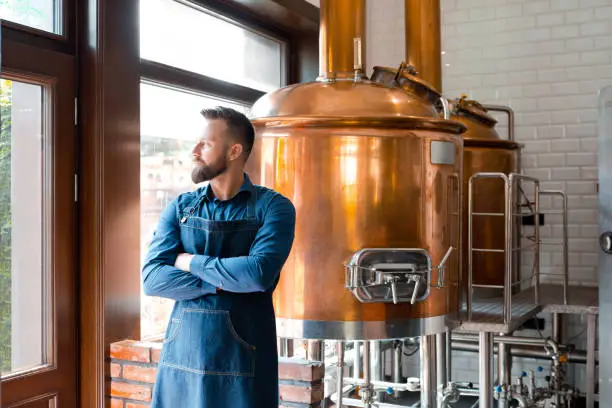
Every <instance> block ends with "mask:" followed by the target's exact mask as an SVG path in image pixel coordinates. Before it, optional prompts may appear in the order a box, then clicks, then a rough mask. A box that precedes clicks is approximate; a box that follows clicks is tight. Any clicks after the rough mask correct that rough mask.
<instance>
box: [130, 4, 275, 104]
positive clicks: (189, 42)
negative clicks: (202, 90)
mask: <svg viewBox="0 0 612 408" xmlns="http://www.w3.org/2000/svg"><path fill="white" fill-rule="evenodd" d="M140 25H141V27H140V29H141V35H140V56H141V57H142V58H143V59H146V60H150V61H155V62H159V63H162V64H165V65H170V66H173V67H177V68H180V69H183V70H186V71H191V72H195V73H197V74H200V75H206V76H209V77H212V78H216V79H220V80H223V81H226V82H231V83H234V84H238V85H242V86H245V87H248V88H253V89H257V90H260V91H263V92H269V91H272V90H274V89H277V88H279V87H282V86H284V85H285V81H286V80H285V57H284V55H285V44H284V43H283V42H281V41H279V40H277V39H273V38H270V37H268V36H265V35H263V34H261V33H256V32H254V31H251V30H249V29H247V28H244V27H242V26H240V25H238V24H237V23H234V22H230V21H229V20H227V19H222V18H220V17H218V16H215V15H212V14H211V13H208V12H207V11H206V10H204V9H202V8H199V7H196V6H195V5H193V4H189V3H185V4H183V3H181V2H178V1H175V0H147V1H141V2H140Z"/></svg>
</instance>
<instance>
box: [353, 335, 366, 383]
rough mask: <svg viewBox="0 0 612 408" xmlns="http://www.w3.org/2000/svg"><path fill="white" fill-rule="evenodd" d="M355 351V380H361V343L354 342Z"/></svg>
mask: <svg viewBox="0 0 612 408" xmlns="http://www.w3.org/2000/svg"><path fill="white" fill-rule="evenodd" d="M353 349H354V351H355V354H353V378H355V379H359V378H361V342H359V341H355V342H353ZM368 350H369V349H368ZM364 358H365V356H364Z"/></svg>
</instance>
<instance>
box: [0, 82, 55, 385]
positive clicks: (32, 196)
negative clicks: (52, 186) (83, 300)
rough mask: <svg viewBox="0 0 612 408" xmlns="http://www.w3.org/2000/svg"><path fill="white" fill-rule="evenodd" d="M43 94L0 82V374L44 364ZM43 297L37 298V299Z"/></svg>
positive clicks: (26, 85)
mask: <svg viewBox="0 0 612 408" xmlns="http://www.w3.org/2000/svg"><path fill="white" fill-rule="evenodd" d="M42 97H43V88H42V87H41V86H40V85H34V84H29V83H25V82H18V81H11V80H7V79H0V122H1V130H0V372H1V373H2V375H7V374H11V373H15V372H18V371H23V370H27V369H31V368H35V367H37V366H40V365H42V364H44V363H46V362H47V361H46V355H47V353H46V344H47V342H48V336H47V334H48V333H47V330H46V329H45V326H46V323H49V319H47V318H46V316H45V311H46V310H47V309H48V308H47V307H46V302H45V300H46V299H48V297H47V296H45V291H46V289H47V288H46V287H45V283H47V282H46V281H47V279H45V277H46V276H47V272H48V268H47V267H46V265H47V263H46V260H45V252H46V251H45V246H44V244H45V242H47V240H46V239H45V237H46V235H45V233H46V231H45V230H46V229H47V228H45V224H46V223H45V221H46V218H47V217H45V214H44V208H45V205H44V203H45V202H46V201H47V200H46V198H47V197H45V195H44V194H43V193H44V180H45V176H46V175H45V173H46V171H45V155H44V154H43V155H42V157H41V152H43V153H44V152H45V150H46V149H45V146H44V141H45V137H44V136H45V134H44V132H43V103H42ZM41 295H42V296H41Z"/></svg>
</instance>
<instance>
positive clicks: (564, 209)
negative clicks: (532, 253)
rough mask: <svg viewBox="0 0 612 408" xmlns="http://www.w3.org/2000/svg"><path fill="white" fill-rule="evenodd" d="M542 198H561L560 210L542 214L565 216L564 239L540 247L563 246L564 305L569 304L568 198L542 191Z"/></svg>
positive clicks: (545, 241) (563, 195)
mask: <svg viewBox="0 0 612 408" xmlns="http://www.w3.org/2000/svg"><path fill="white" fill-rule="evenodd" d="M540 196H551V197H554V196H556V197H561V200H562V205H561V209H560V210H550V211H545V212H544V211H541V212H540V214H551V215H552V214H561V215H562V216H563V238H562V239H561V241H559V240H544V239H541V240H540V245H561V246H562V247H563V249H562V251H563V304H564V305H567V304H568V302H569V294H568V290H567V289H568V286H569V259H568V257H569V255H568V238H567V196H566V194H565V193H564V192H563V191H553V190H549V191H540Z"/></svg>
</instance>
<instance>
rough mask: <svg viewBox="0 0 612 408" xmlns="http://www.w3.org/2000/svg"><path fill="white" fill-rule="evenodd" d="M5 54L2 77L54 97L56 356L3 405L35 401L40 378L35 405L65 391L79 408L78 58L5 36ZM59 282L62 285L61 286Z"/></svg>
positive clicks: (8, 382)
mask: <svg viewBox="0 0 612 408" xmlns="http://www.w3.org/2000/svg"><path fill="white" fill-rule="evenodd" d="M2 51H3V54H2V72H5V71H6V72H7V74H8V75H9V76H10V78H11V79H14V80H16V81H22V80H23V81H25V82H30V81H32V83H40V84H41V86H42V87H43V89H45V90H46V91H51V95H50V98H49V96H46V97H45V100H46V101H48V102H50V106H45V105H43V109H44V111H43V115H45V122H46V121H47V120H49V123H50V124H51V126H52V127H51V129H50V134H51V136H52V139H51V143H52V145H51V146H52V150H51V155H52V156H51V157H49V159H50V160H51V171H52V173H51V176H52V179H51V181H52V185H51V186H49V187H50V192H51V194H52V195H51V199H52V206H51V208H52V212H51V220H50V226H51V227H52V230H51V231H50V237H51V243H50V246H51V247H50V249H52V250H51V253H52V256H51V258H50V261H51V264H50V265H49V268H50V276H49V278H50V279H49V282H47V284H51V285H52V288H51V291H52V294H53V297H52V300H51V301H52V304H51V310H50V311H49V312H50V313H49V316H50V318H51V320H52V326H51V327H52V331H51V338H52V340H51V341H52V345H53V352H52V355H51V356H50V361H49V363H48V366H47V367H44V368H41V369H33V370H32V371H31V372H29V373H24V374H19V375H16V376H8V378H4V379H3V384H2V387H0V388H8V389H9V390H10V395H11V400H12V402H11V401H8V402H7V398H6V396H7V395H6V393H5V394H4V398H3V399H2V401H1V402H2V404H3V405H6V404H9V403H11V404H13V403H17V402H26V401H29V400H30V398H31V397H28V395H31V392H32V384H31V383H28V382H27V380H28V378H31V377H32V376H36V377H37V379H36V384H35V386H40V388H41V390H44V389H45V388H49V390H48V391H41V392H40V394H39V395H38V396H37V397H36V398H35V400H38V399H40V398H43V397H44V398H53V395H54V393H53V391H52V390H53V389H55V390H61V391H62V392H64V393H65V394H66V396H65V397H63V400H62V402H61V404H63V405H66V406H68V407H75V406H76V404H77V392H76V391H77V390H76V388H77V365H78V359H77V347H78V340H77V328H76V326H77V304H78V299H77V295H76V276H77V261H76V259H77V256H76V235H77V231H76V204H75V202H74V183H73V180H74V174H75V173H76V129H75V125H74V121H73V120H72V118H73V116H74V115H73V112H74V108H73V107H74V95H75V93H76V92H75V87H76V75H75V72H74V56H72V55H69V54H65V53H61V52H57V51H53V50H49V49H44V48H39V47H36V46H32V45H28V44H25V43H21V42H16V41H13V40H10V39H7V38H6V37H4V38H3V41H2ZM48 115H49V116H50V117H49V116H48ZM57 135H61V137H58V136H57ZM45 181H46V180H45ZM44 187H45V188H47V187H48V186H46V185H45V186H44ZM58 204H61V206H59V205H58ZM57 227H59V228H57ZM66 232H67V233H66ZM57 282H61V284H60V285H58V284H56V283H57ZM45 314H46V315H47V313H45ZM59 316H71V319H68V321H65V320H64V319H60V318H59ZM60 322H61V323H60ZM58 373H60V374H59V375H61V376H62V377H64V378H65V377H67V378H69V379H71V381H72V380H74V383H73V384H71V385H69V386H68V387H69V388H67V387H66V386H65V384H64V383H63V382H62V381H59V382H58Z"/></svg>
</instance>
